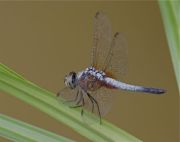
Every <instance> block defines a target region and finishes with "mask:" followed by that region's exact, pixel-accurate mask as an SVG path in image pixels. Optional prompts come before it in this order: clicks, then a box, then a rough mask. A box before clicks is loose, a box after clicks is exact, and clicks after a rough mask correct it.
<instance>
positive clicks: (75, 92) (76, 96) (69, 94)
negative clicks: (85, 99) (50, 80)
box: [57, 87, 81, 106]
mask: <svg viewBox="0 0 180 142" xmlns="http://www.w3.org/2000/svg"><path fill="white" fill-rule="evenodd" d="M80 97H81V95H80V92H79V89H78V87H76V88H75V89H70V88H69V87H65V88H63V89H62V90H60V91H59V92H58V93H57V100H58V101H59V102H60V103H64V104H66V105H68V106H75V105H76V104H77V103H78V101H79V100H80ZM79 103H81V102H79Z"/></svg>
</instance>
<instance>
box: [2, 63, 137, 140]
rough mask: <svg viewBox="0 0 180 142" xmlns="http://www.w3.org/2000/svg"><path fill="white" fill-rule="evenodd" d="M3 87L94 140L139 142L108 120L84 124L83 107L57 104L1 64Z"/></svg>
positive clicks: (50, 96) (54, 99)
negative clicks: (100, 122) (77, 107)
mask: <svg viewBox="0 0 180 142" xmlns="http://www.w3.org/2000/svg"><path fill="white" fill-rule="evenodd" d="M0 90H2V91H4V92H7V93H8V94H11V95H13V96H15V97H17V98H19V99H21V100H23V101H24V102H26V103H28V104H31V105H32V106H34V107H36V108H38V109H39V110H41V111H43V112H45V113H47V114H48V115H50V116H51V117H53V118H55V119H56V120H58V121H60V122H62V123H64V124H66V125H68V126H69V127H71V128H72V129H74V130H75V131H76V132H78V133H79V134H81V135H83V136H85V137H87V138H88V139H90V140H92V141H94V142H140V140H139V139H137V138H135V137H134V136H132V135H130V134H128V133H127V132H125V131H123V130H121V129H120V128H117V127H116V126H114V125H112V124H110V123H108V122H107V121H105V120H102V125H100V124H99V123H94V124H92V125H87V124H85V123H84V122H83V121H82V117H81V114H80V109H72V108H69V107H67V106H66V105H64V104H63V103H58V101H57V100H56V97H55V94H53V93H51V92H49V91H46V90H44V89H42V88H40V87H38V86H37V85H35V84H33V83H31V82H30V81H27V80H25V79H24V78H23V77H21V76H20V75H18V76H17V73H15V74H14V71H11V70H10V69H9V68H7V67H5V66H4V65H1V64H0ZM91 115H92V114H89V116H91ZM91 118H92V117H89V118H88V119H91ZM92 121H93V120H92Z"/></svg>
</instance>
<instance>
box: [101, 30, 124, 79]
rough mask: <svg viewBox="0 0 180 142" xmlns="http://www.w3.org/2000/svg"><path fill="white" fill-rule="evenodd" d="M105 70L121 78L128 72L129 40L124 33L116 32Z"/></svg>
mask: <svg viewBox="0 0 180 142" xmlns="http://www.w3.org/2000/svg"><path fill="white" fill-rule="evenodd" d="M105 62H106V65H105V68H104V71H105V72H106V73H112V74H113V76H114V77H115V78H116V79H118V80H121V79H122V78H123V77H124V75H125V73H126V72H127V42H126V40H125V38H124V36H123V34H122V33H115V35H114V37H113V40H112V43H111V48H110V50H109V53H108V56H107V58H106V61H105Z"/></svg>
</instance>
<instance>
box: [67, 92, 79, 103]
mask: <svg viewBox="0 0 180 142" xmlns="http://www.w3.org/2000/svg"><path fill="white" fill-rule="evenodd" d="M78 96H79V90H78V91H77V93H76V96H75V98H74V99H72V100H67V101H66V103H68V102H76V101H77V99H78Z"/></svg>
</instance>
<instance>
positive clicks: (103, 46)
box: [92, 12, 112, 70]
mask: <svg viewBox="0 0 180 142" xmlns="http://www.w3.org/2000/svg"><path fill="white" fill-rule="evenodd" d="M111 41H112V29H111V24H110V21H109V19H108V18H107V17H106V16H105V15H104V14H103V13H102V12H97V13H96V15H95V17H94V32H93V48H92V66H93V67H95V68H96V69H98V70H102V69H103V67H104V66H105V58H106V57H107V55H108V52H109V49H110V47H111Z"/></svg>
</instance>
